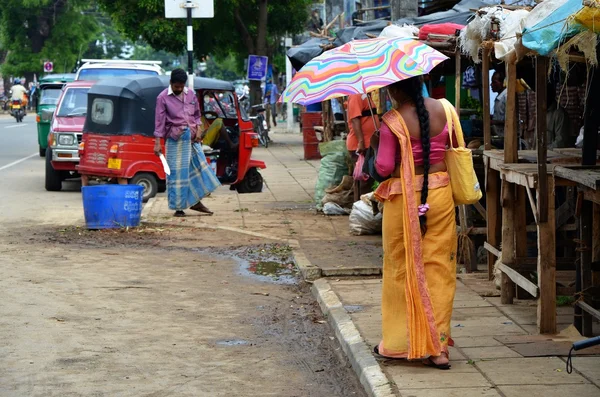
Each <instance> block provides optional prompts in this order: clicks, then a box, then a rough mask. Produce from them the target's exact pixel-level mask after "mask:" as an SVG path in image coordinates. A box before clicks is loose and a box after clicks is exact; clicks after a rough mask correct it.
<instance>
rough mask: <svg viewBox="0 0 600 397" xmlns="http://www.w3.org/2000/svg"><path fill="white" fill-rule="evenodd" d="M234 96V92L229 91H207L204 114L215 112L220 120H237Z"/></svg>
mask: <svg viewBox="0 0 600 397" xmlns="http://www.w3.org/2000/svg"><path fill="white" fill-rule="evenodd" d="M233 95H234V94H233V92H229V91H205V92H204V100H203V108H204V112H214V113H216V114H217V115H218V117H220V118H226V119H237V117H238V116H237V111H236V109H235V100H234V98H233ZM204 112H203V113H204Z"/></svg>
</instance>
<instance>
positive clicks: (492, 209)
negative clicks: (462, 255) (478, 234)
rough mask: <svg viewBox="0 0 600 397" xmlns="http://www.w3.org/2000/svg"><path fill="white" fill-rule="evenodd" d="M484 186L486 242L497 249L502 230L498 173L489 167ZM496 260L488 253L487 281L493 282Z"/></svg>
mask: <svg viewBox="0 0 600 397" xmlns="http://www.w3.org/2000/svg"><path fill="white" fill-rule="evenodd" d="M485 175H486V186H485V197H486V199H485V200H486V207H487V211H486V218H485V220H486V225H487V241H488V242H489V244H490V245H492V246H494V247H497V246H499V243H500V238H499V237H500V232H501V230H502V224H501V223H500V222H498V216H499V214H500V173H499V172H498V171H496V170H493V169H491V168H489V167H487V168H486V171H485ZM495 262H496V258H495V257H494V256H493V255H492V254H491V253H488V258H487V264H488V279H489V280H493V278H494V263H495Z"/></svg>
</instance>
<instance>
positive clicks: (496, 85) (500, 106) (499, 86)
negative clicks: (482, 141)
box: [491, 71, 506, 137]
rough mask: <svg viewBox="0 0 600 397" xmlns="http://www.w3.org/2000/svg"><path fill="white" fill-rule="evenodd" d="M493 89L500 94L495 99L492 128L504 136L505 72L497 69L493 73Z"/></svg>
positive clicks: (497, 133)
mask: <svg viewBox="0 0 600 397" xmlns="http://www.w3.org/2000/svg"><path fill="white" fill-rule="evenodd" d="M491 87H492V91H493V92H495V93H497V94H498V96H497V97H496V100H495V101H494V115H493V117H492V128H493V131H494V135H497V136H500V137H503V136H504V119H505V117H506V88H505V87H504V74H503V73H502V72H500V71H496V72H495V73H494V74H493V75H492V83H491Z"/></svg>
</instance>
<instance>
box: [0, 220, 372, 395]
mask: <svg viewBox="0 0 600 397" xmlns="http://www.w3.org/2000/svg"><path fill="white" fill-rule="evenodd" d="M2 234H4V235H1V236H0V263H2V266H1V267H0V296H1V297H2V299H1V300H2V302H3V303H2V305H0V339H1V340H2V342H0V366H2V370H1V371H0V395H2V396H124V395H127V396H138V395H140V396H141V395H143V396H282V397H284V396H302V397H305V396H364V395H365V394H364V391H363V388H362V386H361V385H360V384H359V382H358V380H357V379H356V377H355V375H354V373H353V372H352V370H351V368H350V367H349V364H348V363H347V362H345V361H344V360H345V359H344V357H343V353H342V352H341V350H340V349H339V347H338V346H337V344H336V341H335V339H334V336H333V333H332V332H331V330H330V328H329V326H328V325H327V323H326V322H325V321H324V319H323V318H322V315H321V313H320V311H319V309H318V307H317V306H316V304H315V303H314V299H313V298H312V296H311V295H310V292H309V290H308V288H307V286H306V285H304V284H303V283H300V281H299V280H298V278H297V276H296V274H295V269H294V267H293V263H292V259H291V251H290V249H289V247H287V246H285V245H281V244H274V243H273V242H270V241H265V240H264V239H257V238H254V237H250V236H247V235H241V234H236V233H232V232H224V231H218V230H211V229H204V230H201V229H193V228H185V227H158V226H156V225H145V226H144V227H141V228H139V229H131V230H128V231H95V232H94V231H87V230H85V229H80V228H76V227H69V228H57V227H43V228H35V229H34V228H26V227H22V228H12V229H11V230H10V231H8V232H6V233H2Z"/></svg>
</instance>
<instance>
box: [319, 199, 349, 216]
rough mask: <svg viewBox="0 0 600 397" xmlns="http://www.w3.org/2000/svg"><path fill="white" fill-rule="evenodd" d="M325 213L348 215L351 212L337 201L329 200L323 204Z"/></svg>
mask: <svg viewBox="0 0 600 397" xmlns="http://www.w3.org/2000/svg"><path fill="white" fill-rule="evenodd" d="M323 213H324V214H325V215H348V214H350V210H348V209H345V208H342V207H340V206H339V205H337V204H336V203H331V202H329V203H325V205H323Z"/></svg>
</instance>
